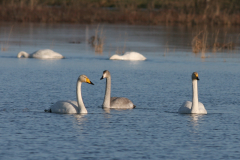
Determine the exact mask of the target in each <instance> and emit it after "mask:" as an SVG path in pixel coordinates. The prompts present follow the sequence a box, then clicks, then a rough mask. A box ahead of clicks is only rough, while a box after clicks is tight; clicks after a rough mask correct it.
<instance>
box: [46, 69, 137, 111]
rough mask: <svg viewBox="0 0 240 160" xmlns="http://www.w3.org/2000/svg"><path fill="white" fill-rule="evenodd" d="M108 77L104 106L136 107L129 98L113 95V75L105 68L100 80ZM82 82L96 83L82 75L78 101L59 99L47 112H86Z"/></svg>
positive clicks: (118, 107) (77, 91) (79, 80)
mask: <svg viewBox="0 0 240 160" xmlns="http://www.w3.org/2000/svg"><path fill="white" fill-rule="evenodd" d="M104 78H106V92H105V97H104V101H103V108H106V109H110V108H115V109H132V108H135V105H134V104H133V103H132V102H131V101H130V100H129V99H127V98H124V97H111V75H110V72H109V71H107V70H105V71H104V72H103V75H102V77H101V79H100V80H102V79H104ZM82 83H88V84H92V85H94V84H93V83H92V82H91V81H90V79H89V78H88V77H87V76H85V75H80V76H79V77H78V80H77V88H76V95H77V102H76V101H70V100H68V101H58V102H56V103H55V104H54V105H52V106H51V107H50V108H49V109H48V110H45V112H53V113H62V114H66V113H81V114H86V113H87V109H86V107H85V105H84V103H83V100H82V94H81V85H82Z"/></svg>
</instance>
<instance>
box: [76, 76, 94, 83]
mask: <svg viewBox="0 0 240 160" xmlns="http://www.w3.org/2000/svg"><path fill="white" fill-rule="evenodd" d="M78 81H80V82H84V83H89V84H92V85H94V84H93V83H92V82H91V81H90V79H89V78H88V77H87V76H85V75H81V76H79V77H78Z"/></svg>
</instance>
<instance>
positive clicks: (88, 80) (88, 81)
mask: <svg viewBox="0 0 240 160" xmlns="http://www.w3.org/2000/svg"><path fill="white" fill-rule="evenodd" d="M86 82H87V83H89V84H92V85H94V84H93V83H92V82H91V81H90V79H88V78H86Z"/></svg>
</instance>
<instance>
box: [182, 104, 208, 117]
mask: <svg viewBox="0 0 240 160" xmlns="http://www.w3.org/2000/svg"><path fill="white" fill-rule="evenodd" d="M191 108H192V102H190V101H186V102H184V103H183V104H182V106H181V107H180V108H179V109H178V113H182V114H191ZM198 110H199V112H198V114H207V110H206V109H205V107H204V105H203V104H202V103H201V102H198Z"/></svg>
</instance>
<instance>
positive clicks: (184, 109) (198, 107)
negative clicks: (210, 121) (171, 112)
mask: <svg viewBox="0 0 240 160" xmlns="http://www.w3.org/2000/svg"><path fill="white" fill-rule="evenodd" d="M198 80H199V78H198V73H197V72H193V74H192V94H193V96H192V102H190V101H186V102H184V103H183V104H182V106H181V107H180V108H179V109H178V113H182V114H207V110H206V109H205V107H204V105H203V104H202V103H201V102H199V101H198V87H197V81H198Z"/></svg>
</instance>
